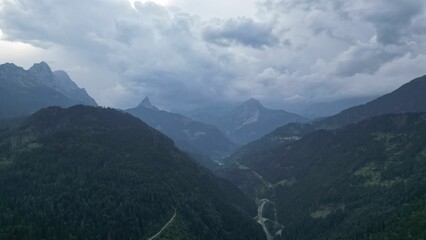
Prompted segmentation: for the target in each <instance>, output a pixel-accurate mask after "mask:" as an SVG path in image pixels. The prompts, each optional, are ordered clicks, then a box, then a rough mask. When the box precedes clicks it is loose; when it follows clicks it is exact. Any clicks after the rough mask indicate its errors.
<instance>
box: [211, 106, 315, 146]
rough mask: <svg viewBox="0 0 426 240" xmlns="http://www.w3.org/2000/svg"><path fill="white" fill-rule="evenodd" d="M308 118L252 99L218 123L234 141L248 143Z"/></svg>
mask: <svg viewBox="0 0 426 240" xmlns="http://www.w3.org/2000/svg"><path fill="white" fill-rule="evenodd" d="M306 120H307V119H305V118H303V117H302V116H299V115H297V114H295V113H289V112H286V111H284V110H270V109H267V108H265V107H264V106H263V105H262V104H261V103H260V102H259V101H257V100H256V99H250V100H248V101H246V102H244V103H243V104H241V105H239V106H238V107H236V108H234V109H233V110H232V111H230V112H228V113H227V114H225V115H224V116H222V117H221V118H220V119H219V120H218V121H217V122H216V125H217V126H218V127H219V128H220V129H221V130H222V131H223V132H224V133H225V134H226V135H227V136H228V137H229V138H230V139H231V140H233V141H235V142H237V143H241V144H246V143H248V142H251V141H253V140H255V139H258V138H260V137H262V136H263V135H265V134H266V133H268V132H270V131H272V130H274V129H275V128H277V127H280V126H282V125H285V124H287V123H290V122H304V121H306Z"/></svg>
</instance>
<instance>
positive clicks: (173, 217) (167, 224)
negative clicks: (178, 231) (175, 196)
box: [148, 210, 176, 240]
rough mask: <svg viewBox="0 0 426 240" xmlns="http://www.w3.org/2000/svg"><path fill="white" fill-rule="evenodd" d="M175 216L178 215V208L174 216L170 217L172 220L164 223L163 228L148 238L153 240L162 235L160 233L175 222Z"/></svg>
mask: <svg viewBox="0 0 426 240" xmlns="http://www.w3.org/2000/svg"><path fill="white" fill-rule="evenodd" d="M175 217H176V210H175V213H174V214H173V216H172V218H171V219H170V221H168V222H167V223H166V225H164V226H163V228H161V230H160V231H159V232H158V233H157V234H155V235H154V236H152V237H150V238H148V240H153V239H155V238H156V237H158V236H160V234H161V233H162V232H163V231H164V230H165V229H166V228H167V227H168V226H169V225H170V224H171V223H172V222H173V220H175Z"/></svg>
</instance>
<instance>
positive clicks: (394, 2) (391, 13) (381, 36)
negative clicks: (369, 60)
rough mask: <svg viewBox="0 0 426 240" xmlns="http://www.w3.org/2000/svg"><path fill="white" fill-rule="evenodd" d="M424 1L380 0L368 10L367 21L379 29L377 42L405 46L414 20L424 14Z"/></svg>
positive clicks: (366, 13)
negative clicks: (404, 39)
mask: <svg viewBox="0 0 426 240" xmlns="http://www.w3.org/2000/svg"><path fill="white" fill-rule="evenodd" d="M423 9H424V1H419V0H404V1H400V0H380V1H374V2H373V4H371V6H370V8H369V9H367V10H366V12H365V13H364V14H365V17H366V20H367V21H369V22H371V23H372V24H373V25H374V26H375V27H376V29H377V40H378V41H379V42H380V43H383V44H404V42H402V41H401V39H402V38H403V37H404V36H407V35H410V32H409V31H408V29H409V28H410V25H411V24H412V22H413V20H414V19H415V18H416V17H417V16H419V15H421V14H422V13H423Z"/></svg>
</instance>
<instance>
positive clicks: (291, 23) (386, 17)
mask: <svg viewBox="0 0 426 240" xmlns="http://www.w3.org/2000/svg"><path fill="white" fill-rule="evenodd" d="M0 1H3V2H4V3H5V4H3V6H2V7H1V8H0V29H1V30H2V32H3V33H4V36H5V37H6V38H7V39H9V40H14V41H22V42H26V43H30V44H32V45H36V46H42V47H44V48H46V49H47V50H46V51H55V49H60V50H61V56H59V57H57V59H54V61H56V62H66V60H65V59H68V57H69V55H71V54H72V55H73V58H74V59H78V58H81V59H84V61H83V62H84V64H82V65H84V66H83V67H84V68H85V69H89V70H92V69H96V70H92V71H94V72H91V73H90V74H88V75H86V76H89V77H88V80H87V81H92V82H91V83H90V84H88V85H89V86H91V87H92V89H94V88H96V86H97V84H98V85H99V86H105V85H108V86H109V87H108V88H105V89H104V90H102V91H100V90H96V91H92V92H96V93H97V96H95V97H98V99H96V100H98V102H100V103H105V104H108V105H114V104H115V106H117V105H119V106H120V107H131V106H133V105H135V104H137V102H138V101H139V100H140V99H141V98H142V97H143V96H146V95H149V96H150V97H151V98H152V99H153V101H154V102H155V103H157V104H158V105H160V106H163V107H166V108H176V106H177V105H179V106H181V105H191V106H192V105H197V104H198V105H201V104H204V103H208V102H209V101H210V102H211V101H217V100H218V99H220V101H221V102H226V101H236V100H238V101H239V100H244V99H246V98H250V97H256V98H259V99H261V100H264V101H266V102H270V103H274V105H275V106H279V104H280V102H283V101H297V100H298V99H299V100H300V99H303V100H304V101H311V100H312V101H315V100H318V101H319V100H324V99H326V100H329V99H331V98H333V99H337V98H345V97H348V96H349V97H356V96H357V95H360V94H368V95H375V94H378V93H383V91H384V90H383V89H386V90H389V89H390V88H391V87H395V86H394V85H391V83H389V82H388V81H387V79H389V78H392V77H394V76H395V79H396V80H397V83H403V81H407V80H409V79H410V78H411V77H412V76H413V75H416V74H418V75H422V74H424V72H422V71H424V70H423V68H421V67H419V66H424V65H425V64H426V44H425V42H426V35H425V34H426V31H425V29H426V25H425V23H424V19H426V16H425V13H424V11H423V10H424V7H425V6H424V4H423V1H422V0H417V1H416V0H407V1H401V0H399V1H398V0H375V1H370V0H360V1H345V0H264V1H261V2H259V3H258V8H259V13H260V14H259V15H258V16H257V18H256V19H254V18H253V19H252V18H237V19H228V20H206V21H202V19H200V18H198V17H194V16H191V15H189V14H187V13H185V12H184V11H183V10H179V9H176V8H168V7H163V6H160V5H156V4H154V3H137V4H135V7H134V8H133V7H131V6H130V5H129V4H128V1H125V0H91V1H86V0H74V1H65V0H62V1H57V0H38V1H34V0H0ZM52 46H53V47H52ZM0 50H1V49H0ZM40 60H49V59H40ZM90 62H93V63H92V64H91V63H90ZM86 64H87V66H86ZM94 66H96V68H94ZM97 71H99V72H97ZM396 71H398V72H401V73H402V72H404V73H405V74H399V75H398V74H395V72H396ZM407 73H410V74H407ZM97 76H99V77H97ZM104 76H111V77H110V78H109V79H108V84H101V83H102V81H105V77H104ZM407 76H408V77H407ZM396 80H395V81H396ZM83 82H84V81H83V80H82V79H80V80H79V83H80V85H82V86H83V87H86V86H85V85H84V84H82V83H83ZM88 90H89V91H90V89H88Z"/></svg>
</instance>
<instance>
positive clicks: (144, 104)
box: [138, 97, 158, 110]
mask: <svg viewBox="0 0 426 240" xmlns="http://www.w3.org/2000/svg"><path fill="white" fill-rule="evenodd" d="M140 107H142V108H148V109H155V110H157V109H158V108H157V107H155V106H154V105H152V103H151V101H150V100H149V97H145V98H144V99H143V100H142V102H141V103H139V105H138V108H140Z"/></svg>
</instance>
